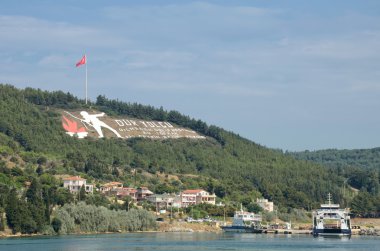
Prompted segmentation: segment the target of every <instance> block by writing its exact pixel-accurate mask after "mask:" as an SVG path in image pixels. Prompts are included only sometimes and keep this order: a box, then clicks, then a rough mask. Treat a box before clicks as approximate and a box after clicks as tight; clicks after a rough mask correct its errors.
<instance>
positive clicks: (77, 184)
mask: <svg viewBox="0 0 380 251" xmlns="http://www.w3.org/2000/svg"><path fill="white" fill-rule="evenodd" d="M82 186H84V189H85V191H86V192H87V193H92V192H93V190H94V185H91V184H87V180H86V179H83V178H81V177H79V176H72V177H68V178H64V179H63V187H64V188H67V189H69V191H70V192H72V193H77V192H79V191H80V189H81V188H82Z"/></svg>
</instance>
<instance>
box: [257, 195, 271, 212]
mask: <svg viewBox="0 0 380 251" xmlns="http://www.w3.org/2000/svg"><path fill="white" fill-rule="evenodd" d="M256 203H257V205H259V206H260V207H261V208H262V209H264V210H265V211H268V212H273V202H271V201H268V200H267V199H259V198H257V199H256Z"/></svg>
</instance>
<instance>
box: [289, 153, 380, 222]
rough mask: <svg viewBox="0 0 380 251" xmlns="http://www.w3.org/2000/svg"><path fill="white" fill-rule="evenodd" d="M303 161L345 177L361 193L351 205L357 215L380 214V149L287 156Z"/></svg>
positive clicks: (292, 154) (347, 182)
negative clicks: (323, 166) (358, 212)
mask: <svg viewBox="0 0 380 251" xmlns="http://www.w3.org/2000/svg"><path fill="white" fill-rule="evenodd" d="M287 154H288V155H291V156H293V157H295V158H296V159H299V160H306V161H312V162H315V163H319V164H322V165H325V166H326V167H328V168H330V170H331V172H333V173H335V174H336V175H339V176H341V177H344V178H345V184H347V185H349V186H351V187H353V188H355V189H358V190H360V191H359V194H358V195H357V196H356V197H355V198H354V199H353V201H352V202H351V206H353V209H354V212H355V211H361V212H367V213H363V214H365V215H378V214H379V213H380V212H379V211H380V210H379V204H380V197H379V194H380V148H373V149H357V150H336V149H329V150H319V151H304V152H291V153H287Z"/></svg>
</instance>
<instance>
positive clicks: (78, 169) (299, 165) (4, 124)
mask: <svg viewBox="0 0 380 251" xmlns="http://www.w3.org/2000/svg"><path fill="white" fill-rule="evenodd" d="M89 106H90V107H91V108H92V109H96V110H99V111H104V112H106V113H107V114H110V115H112V114H115V115H116V114H117V115H123V116H128V117H129V118H141V119H153V120H159V121H168V122H171V123H173V124H176V125H178V126H182V127H186V128H190V129H193V130H195V131H197V132H199V133H201V134H202V135H205V136H207V139H206V140H191V139H170V140H150V139H142V138H135V139H129V140H122V139H116V138H115V139H90V138H88V139H82V140H77V139H74V138H71V137H69V136H68V135H66V134H65V132H64V131H63V130H62V128H61V115H60V113H59V112H58V110H57V109H62V108H64V109H79V108H88V107H89ZM226 119H228V115H226ZM0 147H1V151H2V153H3V156H7V157H3V159H4V160H7V161H9V160H10V159H11V158H12V156H20V158H22V160H19V161H15V162H14V163H13V164H12V166H14V167H18V166H20V165H21V163H23V165H24V166H26V167H27V168H29V169H28V170H30V169H31V170H33V168H34V169H37V168H42V169H43V171H44V172H47V173H50V174H52V175H57V174H64V173H66V174H83V175H85V177H88V178H89V179H92V180H95V181H96V180H103V181H106V180H119V181H122V182H124V183H127V184H131V185H136V186H138V185H146V186H148V187H149V188H151V189H152V190H154V191H160V192H165V191H167V192H175V191H179V190H180V189H184V188H197V187H201V188H204V189H206V190H208V191H210V192H215V193H216V195H217V196H218V197H219V198H220V199H222V200H227V201H242V202H245V203H247V201H248V202H249V201H251V200H254V199H255V198H256V197H261V196H264V197H265V198H268V199H270V200H272V201H274V202H275V204H276V205H279V207H280V210H285V211H286V210H287V208H290V207H293V208H305V209H311V208H315V207H317V206H318V205H319V203H320V202H322V201H324V200H325V198H326V194H327V193H329V192H331V193H332V194H333V195H334V197H335V198H334V200H335V201H339V202H343V201H344V199H349V198H348V197H347V198H343V192H342V186H343V184H344V181H345V179H344V177H342V176H340V175H339V173H336V172H330V171H329V169H328V168H325V167H323V166H321V165H318V164H314V163H312V162H308V161H299V160H295V159H294V158H293V157H292V156H288V155H284V154H282V153H280V152H278V151H274V150H271V149H268V148H265V147H262V146H260V145H258V144H255V143H254V142H251V141H249V140H247V139H244V138H242V137H240V136H239V135H237V134H234V133H232V132H228V131H225V130H223V129H221V128H219V127H216V126H210V125H207V124H206V123H204V122H202V121H200V120H195V119H191V118H189V117H188V116H184V115H182V114H180V113H179V112H176V111H165V110H164V109H163V108H159V109H157V108H154V107H151V106H144V105H140V104H135V103H133V104H131V103H125V102H121V101H115V100H109V99H107V98H106V97H104V96H99V97H98V98H97V100H96V102H95V103H89V105H88V106H85V105H84V102H83V101H81V100H79V99H78V98H76V97H74V96H73V95H71V94H68V93H63V92H60V91H58V92H46V91H41V90H36V89H31V88H26V89H25V90H20V89H16V88H14V87H12V86H9V85H0ZM41 159H42V160H44V161H42V163H43V164H39V162H38V161H39V160H41ZM40 162H41V161H40ZM8 167H9V165H8ZM131 169H137V171H138V173H140V174H141V173H143V172H148V173H150V174H152V176H151V177H147V176H142V175H140V176H138V177H137V181H136V182H137V183H136V184H135V183H134V182H135V181H134V178H133V177H132V175H131ZM158 174H160V175H162V174H163V175H164V176H165V175H166V178H165V179H164V180H162V179H158V178H157V177H158ZM170 175H175V176H176V177H178V179H171V178H170ZM0 182H1V180H0ZM7 182H8V183H9V182H10V183H12V182H14V178H12V177H11V176H10V178H9V179H8V180H7Z"/></svg>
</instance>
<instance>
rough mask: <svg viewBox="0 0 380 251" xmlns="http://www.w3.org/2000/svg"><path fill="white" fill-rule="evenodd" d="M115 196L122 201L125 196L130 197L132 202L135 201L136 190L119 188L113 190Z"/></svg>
mask: <svg viewBox="0 0 380 251" xmlns="http://www.w3.org/2000/svg"><path fill="white" fill-rule="evenodd" d="M114 193H115V195H116V196H117V197H118V198H119V199H123V198H125V197H127V196H129V197H131V198H132V200H133V201H135V202H136V201H137V190H136V189H134V188H131V187H119V188H116V189H115V190H114Z"/></svg>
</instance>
